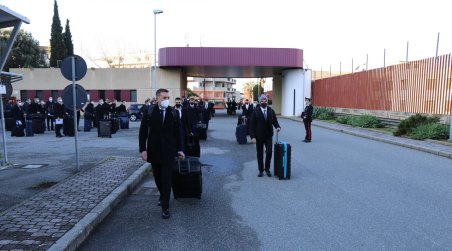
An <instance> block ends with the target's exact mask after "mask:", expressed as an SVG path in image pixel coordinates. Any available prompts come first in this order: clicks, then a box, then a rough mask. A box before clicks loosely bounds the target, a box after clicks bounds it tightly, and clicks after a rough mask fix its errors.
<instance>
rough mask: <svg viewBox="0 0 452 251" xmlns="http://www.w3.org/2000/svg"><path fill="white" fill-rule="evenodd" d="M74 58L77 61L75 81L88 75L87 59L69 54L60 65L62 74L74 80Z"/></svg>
mask: <svg viewBox="0 0 452 251" xmlns="http://www.w3.org/2000/svg"><path fill="white" fill-rule="evenodd" d="M72 58H74V62H75V81H79V80H80V79H82V78H83V77H84V76H85V75H86V71H87V66H86V62H85V60H84V59H83V58H82V57H80V56H78V55H73V56H69V57H66V58H65V59H64V60H63V63H61V67H60V70H61V74H63V76H64V78H66V79H67V80H70V81H72Z"/></svg>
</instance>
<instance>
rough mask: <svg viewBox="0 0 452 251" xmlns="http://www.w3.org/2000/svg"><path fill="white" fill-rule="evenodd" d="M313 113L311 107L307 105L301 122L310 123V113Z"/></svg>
mask: <svg viewBox="0 0 452 251" xmlns="http://www.w3.org/2000/svg"><path fill="white" fill-rule="evenodd" d="M313 112H314V107H312V105H308V106H306V107H305V108H304V114H305V116H306V118H304V119H303V121H308V122H312V113H313Z"/></svg>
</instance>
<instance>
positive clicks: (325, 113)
mask: <svg viewBox="0 0 452 251" xmlns="http://www.w3.org/2000/svg"><path fill="white" fill-rule="evenodd" d="M312 118H314V119H321V120H330V119H334V110H333V108H329V107H314V111H313V113H312Z"/></svg>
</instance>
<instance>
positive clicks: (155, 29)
mask: <svg viewBox="0 0 452 251" xmlns="http://www.w3.org/2000/svg"><path fill="white" fill-rule="evenodd" d="M161 13H163V10H154V76H153V77H154V92H157V78H156V77H157V25H156V24H157V15H158V14H161ZM151 88H152V86H151Z"/></svg>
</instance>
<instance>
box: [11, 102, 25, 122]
mask: <svg viewBox="0 0 452 251" xmlns="http://www.w3.org/2000/svg"><path fill="white" fill-rule="evenodd" d="M24 114H25V112H24V109H23V103H22V101H20V100H19V101H17V103H16V105H15V106H14V107H13V116H14V120H15V121H16V125H17V124H20V125H22V126H23V127H25V116H24ZM18 121H20V123H18Z"/></svg>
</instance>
